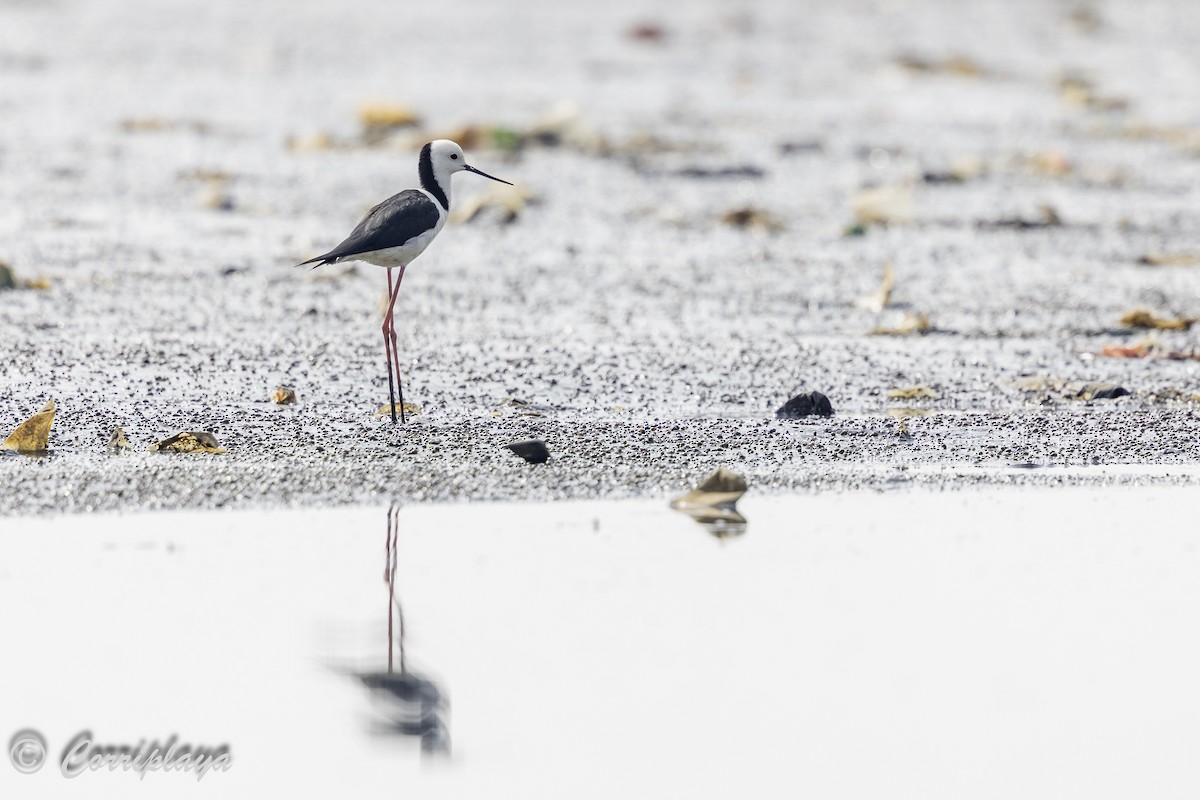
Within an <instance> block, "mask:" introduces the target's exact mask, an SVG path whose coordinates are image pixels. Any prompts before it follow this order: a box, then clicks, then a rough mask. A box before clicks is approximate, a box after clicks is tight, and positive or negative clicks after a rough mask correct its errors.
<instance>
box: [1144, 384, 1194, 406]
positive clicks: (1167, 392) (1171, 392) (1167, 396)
mask: <svg viewBox="0 0 1200 800" xmlns="http://www.w3.org/2000/svg"><path fill="white" fill-rule="evenodd" d="M1151 399H1153V400H1158V401H1161V402H1172V403H1200V392H1189V391H1186V390H1184V389H1175V388H1171V387H1168V388H1166V389H1159V390H1158V391H1156V392H1153V393H1152V397H1151Z"/></svg>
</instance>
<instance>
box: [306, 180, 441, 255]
mask: <svg viewBox="0 0 1200 800" xmlns="http://www.w3.org/2000/svg"><path fill="white" fill-rule="evenodd" d="M437 221H438V210H437V206H435V205H434V204H433V201H432V200H430V199H429V196H428V195H426V194H425V193H424V192H420V191H418V190H416V189H405V190H404V191H403V192H401V193H400V194H396V195H392V196H391V197H389V198H388V199H387V200H384V201H383V202H382V203H380V204H379V205H377V206H375V207H374V208H372V209H371V210H370V211H368V212H367V215H366V216H365V217H363V219H362V222H360V223H358V225H357V226H356V227H355V228H354V230H353V231H352V232H351V233H350V235H349V236H347V237H346V240H345V241H344V242H342V243H341V244H339V245H338V246H337V247H335V248H333V249H332V250H330V251H329V252H328V253H325V254H324V255H319V256H317V257H316V258H310V259H309V260H308V261H304V262H302V263H300V264H297V265H296V266H304V265H305V264H313V263H316V264H317V266H318V267H319V266H321V265H322V264H332V263H333V262H335V261H337V260H338V259H342V258H349V257H351V256H355V255H359V254H360V253H369V252H371V251H372V250H384V249H387V248H389V247H399V246H400V245H402V244H404V243H405V242H407V241H408V240H409V239H412V238H413V237H415V236H420V235H421V234H422V233H424V232H425V231H427V230H429V229H430V228H432V227H433V226H435V225H437ZM318 262H319V263H318Z"/></svg>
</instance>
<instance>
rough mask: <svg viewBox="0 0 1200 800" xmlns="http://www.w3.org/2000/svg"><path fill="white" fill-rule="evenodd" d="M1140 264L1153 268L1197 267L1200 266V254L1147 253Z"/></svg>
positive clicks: (1139, 260) (1140, 260)
mask: <svg viewBox="0 0 1200 800" xmlns="http://www.w3.org/2000/svg"><path fill="white" fill-rule="evenodd" d="M1138 263H1139V264H1146V265H1147V266H1151V267H1195V266H1200V253H1147V254H1146V255H1144V256H1142V257H1141V258H1139V259H1138Z"/></svg>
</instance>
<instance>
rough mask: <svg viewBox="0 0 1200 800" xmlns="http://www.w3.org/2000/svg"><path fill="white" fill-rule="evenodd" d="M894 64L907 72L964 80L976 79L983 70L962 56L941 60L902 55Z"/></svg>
mask: <svg viewBox="0 0 1200 800" xmlns="http://www.w3.org/2000/svg"><path fill="white" fill-rule="evenodd" d="M896 64H897V66H899V67H901V68H903V69H905V70H908V71H909V72H918V73H926V74H930V75H939V74H940V75H959V76H961V77H965V78H977V77H979V76H980V75H982V74H983V68H982V67H980V66H979V64H978V63H976V62H975V61H973V60H971V59H970V58H968V57H967V56H962V55H958V56H951V57H949V58H941V59H938V58H925V57H924V56H917V55H903V56H900V57H898V58H897V59H896Z"/></svg>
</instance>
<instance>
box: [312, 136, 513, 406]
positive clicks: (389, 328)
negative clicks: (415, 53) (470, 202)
mask: <svg viewBox="0 0 1200 800" xmlns="http://www.w3.org/2000/svg"><path fill="white" fill-rule="evenodd" d="M464 170H465V171H467V172H474V173H475V174H476V175H482V176H483V177H485V178H490V179H491V180H494V181H498V182H499V183H508V181H505V180H500V178H496V177H494V176H492V175H488V174H487V173H486V172H482V171H480V170H477V169H475V168H474V167H472V166H470V165H469V164H467V158H466V156H465V155H464V154H463V151H462V148H461V147H459V146H458V145H457V144H455V143H454V142H452V141H450V140H449V139H437V140H435V141H432V142H430V143H428V144H426V145H425V146H424V147H422V148H421V155H420V157H419V158H418V160H417V177H418V179H419V180H420V183H421V188H419V189H405V190H404V191H403V192H400V193H399V194H395V195H392V196H391V197H389V198H388V199H387V200H384V201H383V202H382V203H380V204H379V205H377V206H375V207H374V208H372V209H371V210H370V211H368V212H367V215H366V216H365V217H363V219H362V221H361V222H359V223H358V225H357V226H355V228H354V230H353V231H351V232H350V235H349V236H347V237H346V239H345V240H344V241H343V242H342V243H341V244H339V245H338V246H337V247H335V248H333V249H332V250H330V251H329V252H328V253H323V254H322V255H319V256H317V257H316V258H310V259H309V260H308V261H304V262H301V263H300V264H298V265H297V266H305V265H307V264H312V265H313V269H316V268H317V267H320V266H323V265H325V264H336V263H338V262H340V261H365V262H367V263H368V264H375V265H376V266H380V267H385V268H386V269H387V279H388V310H387V313H386V315H385V316H384V320H383V338H384V346H385V349H386V350H387V357H388V386H389V393H390V394H391V400H392V403H391V413H392V421H393V422H395V421H396V398H395V394H394V392H393V391H392V389H391V386H392V375H393V372H395V375H396V383H397V384H398V385H399V374H400V366H399V359H398V358H397V355H396V333H395V327H394V325H393V316H394V309H395V305H396V297H397V296H398V295H399V293H400V283H401V281H403V280H404V271H405V270H406V269H407V268H408V265H409V264H411V263H412V261H413V259H415V258H416V257H417V256H419V255H421V253H423V252H425V248H427V247H429V245H430V243H431V242H432V241H433V239H434V237H436V236H437V235H438V233H440V232H441V230H442V228H443V227H444V226H445V224H446V218H447V217H448V216H449V214H450V176H452V175H453V174H454V173H456V172H462V171H464ZM509 185H510V186H511V185H512V184H509ZM396 268H399V275H398V276H397V278H396V281H395V283H394V284H393V282H392V270H393V269H396ZM400 415H401V419H403V417H404V390H403V387H402V386H401V389H400Z"/></svg>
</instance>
